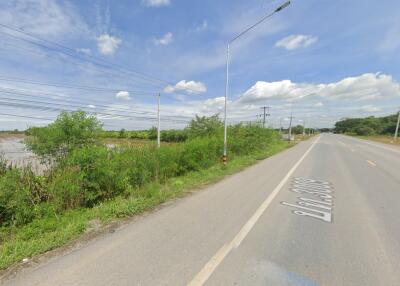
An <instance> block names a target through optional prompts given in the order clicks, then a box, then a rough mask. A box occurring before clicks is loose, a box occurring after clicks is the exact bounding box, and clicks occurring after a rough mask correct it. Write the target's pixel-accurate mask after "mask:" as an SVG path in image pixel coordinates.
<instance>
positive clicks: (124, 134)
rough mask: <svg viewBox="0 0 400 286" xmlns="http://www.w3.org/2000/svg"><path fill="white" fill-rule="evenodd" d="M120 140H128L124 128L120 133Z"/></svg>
mask: <svg viewBox="0 0 400 286" xmlns="http://www.w3.org/2000/svg"><path fill="white" fill-rule="evenodd" d="M118 137H119V138H126V131H125V129H124V128H122V129H121V130H120V131H119V133H118Z"/></svg>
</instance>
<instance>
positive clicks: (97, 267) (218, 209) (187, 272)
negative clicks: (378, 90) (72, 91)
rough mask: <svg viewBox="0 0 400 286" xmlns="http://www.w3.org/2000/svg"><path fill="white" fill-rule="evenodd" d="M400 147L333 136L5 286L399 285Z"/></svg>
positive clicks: (27, 272)
mask: <svg viewBox="0 0 400 286" xmlns="http://www.w3.org/2000/svg"><path fill="white" fill-rule="evenodd" d="M399 204H400V148H398V147H395V146H388V145H384V144H379V143H372V142H367V141H361V140H358V139H354V138H350V137H344V136H340V135H331V134H325V135H322V136H319V137H316V138H313V139H312V140H309V141H306V142H302V143H300V144H298V145H297V146H295V147H294V148H291V149H289V150H287V151H285V152H283V153H281V154H278V155H276V156H273V157H271V158H269V159H267V160H264V161H262V162H260V163H259V164H257V165H255V166H253V167H250V168H248V169H247V170H245V171H243V172H241V173H238V174H236V175H234V176H231V177H229V178H227V179H225V180H223V181H221V182H219V183H217V184H215V185H213V186H210V187H207V188H206V189H204V190H202V191H199V192H197V193H195V194H194V195H192V196H189V197H187V198H184V199H181V200H178V201H175V202H172V203H170V204H169V205H167V206H165V207H164V208H162V209H161V210H159V211H157V212H154V213H151V214H149V215H145V216H143V217H142V218H140V219H138V220H136V221H135V222H132V223H130V224H127V225H125V226H123V227H121V228H120V229H118V230H117V231H116V232H114V233H110V234H108V235H105V236H103V237H100V238H97V239H96V240H94V241H92V242H90V243H88V244H87V245H86V246H84V247H82V248H80V249H77V250H74V251H72V252H70V253H68V254H65V255H63V256H61V257H57V258H54V259H51V260H50V261H48V262H46V263H44V264H41V265H36V266H35V267H31V268H28V269H25V270H24V271H22V272H21V273H19V274H18V275H17V276H16V277H14V278H13V279H11V280H5V281H3V283H2V285H23V286H27V285H51V286H54V285H202V284H204V285H335V286H336V285H357V286H359V285H364V286H366V285H374V286H377V285H385V286H389V285H393V286H395V285H400V271H399V270H400V208H399Z"/></svg>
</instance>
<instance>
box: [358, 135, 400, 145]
mask: <svg viewBox="0 0 400 286" xmlns="http://www.w3.org/2000/svg"><path fill="white" fill-rule="evenodd" d="M353 136H354V137H357V138H360V139H365V140H371V141H375V142H380V143H386V144H391V145H397V146H400V138H398V139H397V140H394V138H393V137H392V136H385V135H377V136H356V135H353Z"/></svg>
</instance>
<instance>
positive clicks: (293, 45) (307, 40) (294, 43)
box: [275, 35, 318, 50]
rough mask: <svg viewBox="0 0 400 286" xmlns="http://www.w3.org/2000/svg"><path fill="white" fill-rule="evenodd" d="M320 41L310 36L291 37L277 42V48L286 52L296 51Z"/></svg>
mask: <svg viewBox="0 0 400 286" xmlns="http://www.w3.org/2000/svg"><path fill="white" fill-rule="evenodd" d="M317 41H318V38H317V37H314V36H310V35H290V36H288V37H286V38H283V39H281V40H279V41H278V42H276V44H275V46H276V47H279V48H285V49H286V50H295V49H298V48H305V47H308V46H310V45H312V44H314V43H316V42H317Z"/></svg>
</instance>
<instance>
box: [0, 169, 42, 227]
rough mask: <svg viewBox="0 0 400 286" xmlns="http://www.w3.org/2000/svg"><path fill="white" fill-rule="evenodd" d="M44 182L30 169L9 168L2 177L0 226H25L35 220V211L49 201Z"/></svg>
mask: <svg viewBox="0 0 400 286" xmlns="http://www.w3.org/2000/svg"><path fill="white" fill-rule="evenodd" d="M43 183H44V182H43V180H42V178H41V177H39V176H35V175H34V174H33V172H32V171H31V170H30V169H29V168H25V169H23V170H19V169H17V168H12V167H10V168H7V169H6V170H2V173H1V176H0V225H9V224H15V225H23V224H26V223H28V222H30V221H32V220H33V218H34V217H35V213H34V211H35V210H34V209H35V207H37V206H38V205H39V204H40V203H41V202H43V201H46V200H47V199H48V194H47V193H46V191H45V189H44V186H43Z"/></svg>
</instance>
